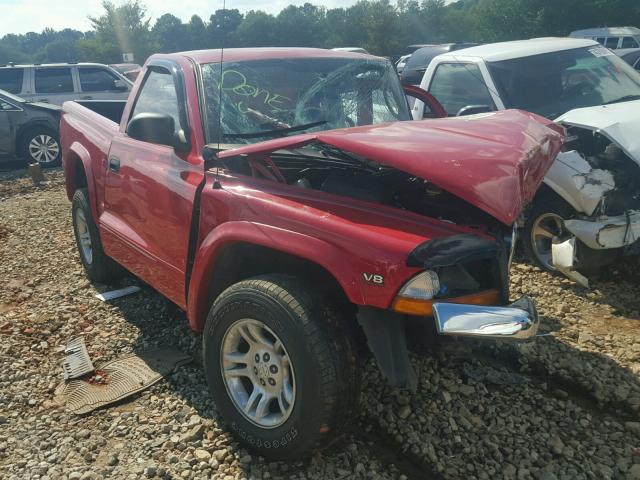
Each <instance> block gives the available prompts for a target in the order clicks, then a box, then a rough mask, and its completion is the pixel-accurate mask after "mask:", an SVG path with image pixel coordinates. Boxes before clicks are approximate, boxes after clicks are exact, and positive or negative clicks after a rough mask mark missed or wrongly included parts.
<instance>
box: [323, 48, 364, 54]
mask: <svg viewBox="0 0 640 480" xmlns="http://www.w3.org/2000/svg"><path fill="white" fill-rule="evenodd" d="M331 50H333V51H335V52H351V53H365V54H369V52H367V51H366V50H365V49H364V48H361V47H337V48H332V49H331Z"/></svg>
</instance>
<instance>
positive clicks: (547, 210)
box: [522, 199, 619, 274]
mask: <svg viewBox="0 0 640 480" xmlns="http://www.w3.org/2000/svg"><path fill="white" fill-rule="evenodd" d="M576 215H577V212H576V211H575V210H574V209H573V208H572V207H571V206H570V205H568V204H566V203H564V202H563V201H561V200H556V199H547V200H545V201H540V202H539V203H538V204H534V206H533V208H532V209H531V211H530V212H529V214H528V215H527V218H526V221H525V226H524V229H523V235H522V247H523V250H524V252H525V254H526V256H527V258H528V259H529V261H530V262H531V263H533V264H534V265H536V266H538V267H540V268H542V269H544V270H547V271H549V272H556V271H557V269H556V268H555V266H554V265H553V259H552V255H551V245H552V242H553V238H554V237H559V238H564V237H569V236H570V235H571V233H570V232H568V231H567V230H566V228H565V226H564V221H565V220H568V219H570V218H573V217H575V216H576ZM618 257H619V252H618V251H614V250H594V249H592V248H589V247H587V246H586V245H585V244H584V243H583V242H581V241H580V240H577V239H576V264H575V269H576V270H578V271H580V272H582V273H585V274H587V273H595V272H596V271H597V270H599V269H600V268H602V267H603V266H606V265H608V264H610V263H612V262H613V261H615V259H616V258H618Z"/></svg>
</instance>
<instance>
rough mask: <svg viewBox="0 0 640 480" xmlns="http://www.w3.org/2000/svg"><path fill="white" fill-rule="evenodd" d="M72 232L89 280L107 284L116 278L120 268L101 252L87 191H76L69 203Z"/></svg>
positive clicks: (82, 189)
mask: <svg viewBox="0 0 640 480" xmlns="http://www.w3.org/2000/svg"><path fill="white" fill-rule="evenodd" d="M71 211H72V217H73V232H74V234H75V237H76V245H77V247H78V252H79V253H80V262H81V263H82V266H83V267H84V269H85V272H87V276H88V277H89V279H90V280H92V281H94V282H99V283H109V282H111V281H113V280H115V279H116V278H118V277H119V276H120V274H121V272H122V270H121V267H120V266H119V265H118V264H117V263H116V262H115V261H114V260H112V259H111V257H108V256H107V255H106V254H105V253H104V251H103V250H102V243H101V242H100V235H99V233H98V228H97V226H96V224H95V222H94V221H93V216H92V214H91V207H90V206H89V200H88V195H87V190H86V189H84V188H81V189H79V190H76V192H75V194H74V195H73V200H72V203H71Z"/></svg>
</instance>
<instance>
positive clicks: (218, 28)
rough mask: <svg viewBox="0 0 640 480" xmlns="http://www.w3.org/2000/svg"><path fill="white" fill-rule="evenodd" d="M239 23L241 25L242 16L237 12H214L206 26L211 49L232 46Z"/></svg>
mask: <svg viewBox="0 0 640 480" xmlns="http://www.w3.org/2000/svg"><path fill="white" fill-rule="evenodd" d="M240 23H242V14H241V13H240V12H239V11H238V10H236V9H232V10H229V9H227V10H216V11H215V13H214V14H213V15H211V17H210V18H209V25H208V26H207V31H208V37H209V39H210V41H211V48H220V47H230V46H233V45H234V43H235V38H234V37H235V33H236V30H237V29H238V27H239V26H240Z"/></svg>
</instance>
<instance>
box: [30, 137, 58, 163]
mask: <svg viewBox="0 0 640 480" xmlns="http://www.w3.org/2000/svg"><path fill="white" fill-rule="evenodd" d="M28 149H29V155H30V156H31V158H33V159H34V160H36V161H37V162H38V163H42V164H48V163H51V162H54V161H55V160H56V159H57V158H58V154H59V153H60V145H59V144H58V141H57V140H56V139H55V138H53V137H52V136H51V135H47V134H39V135H36V136H35V137H33V138H32V139H31V141H30V142H29V146H28Z"/></svg>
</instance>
